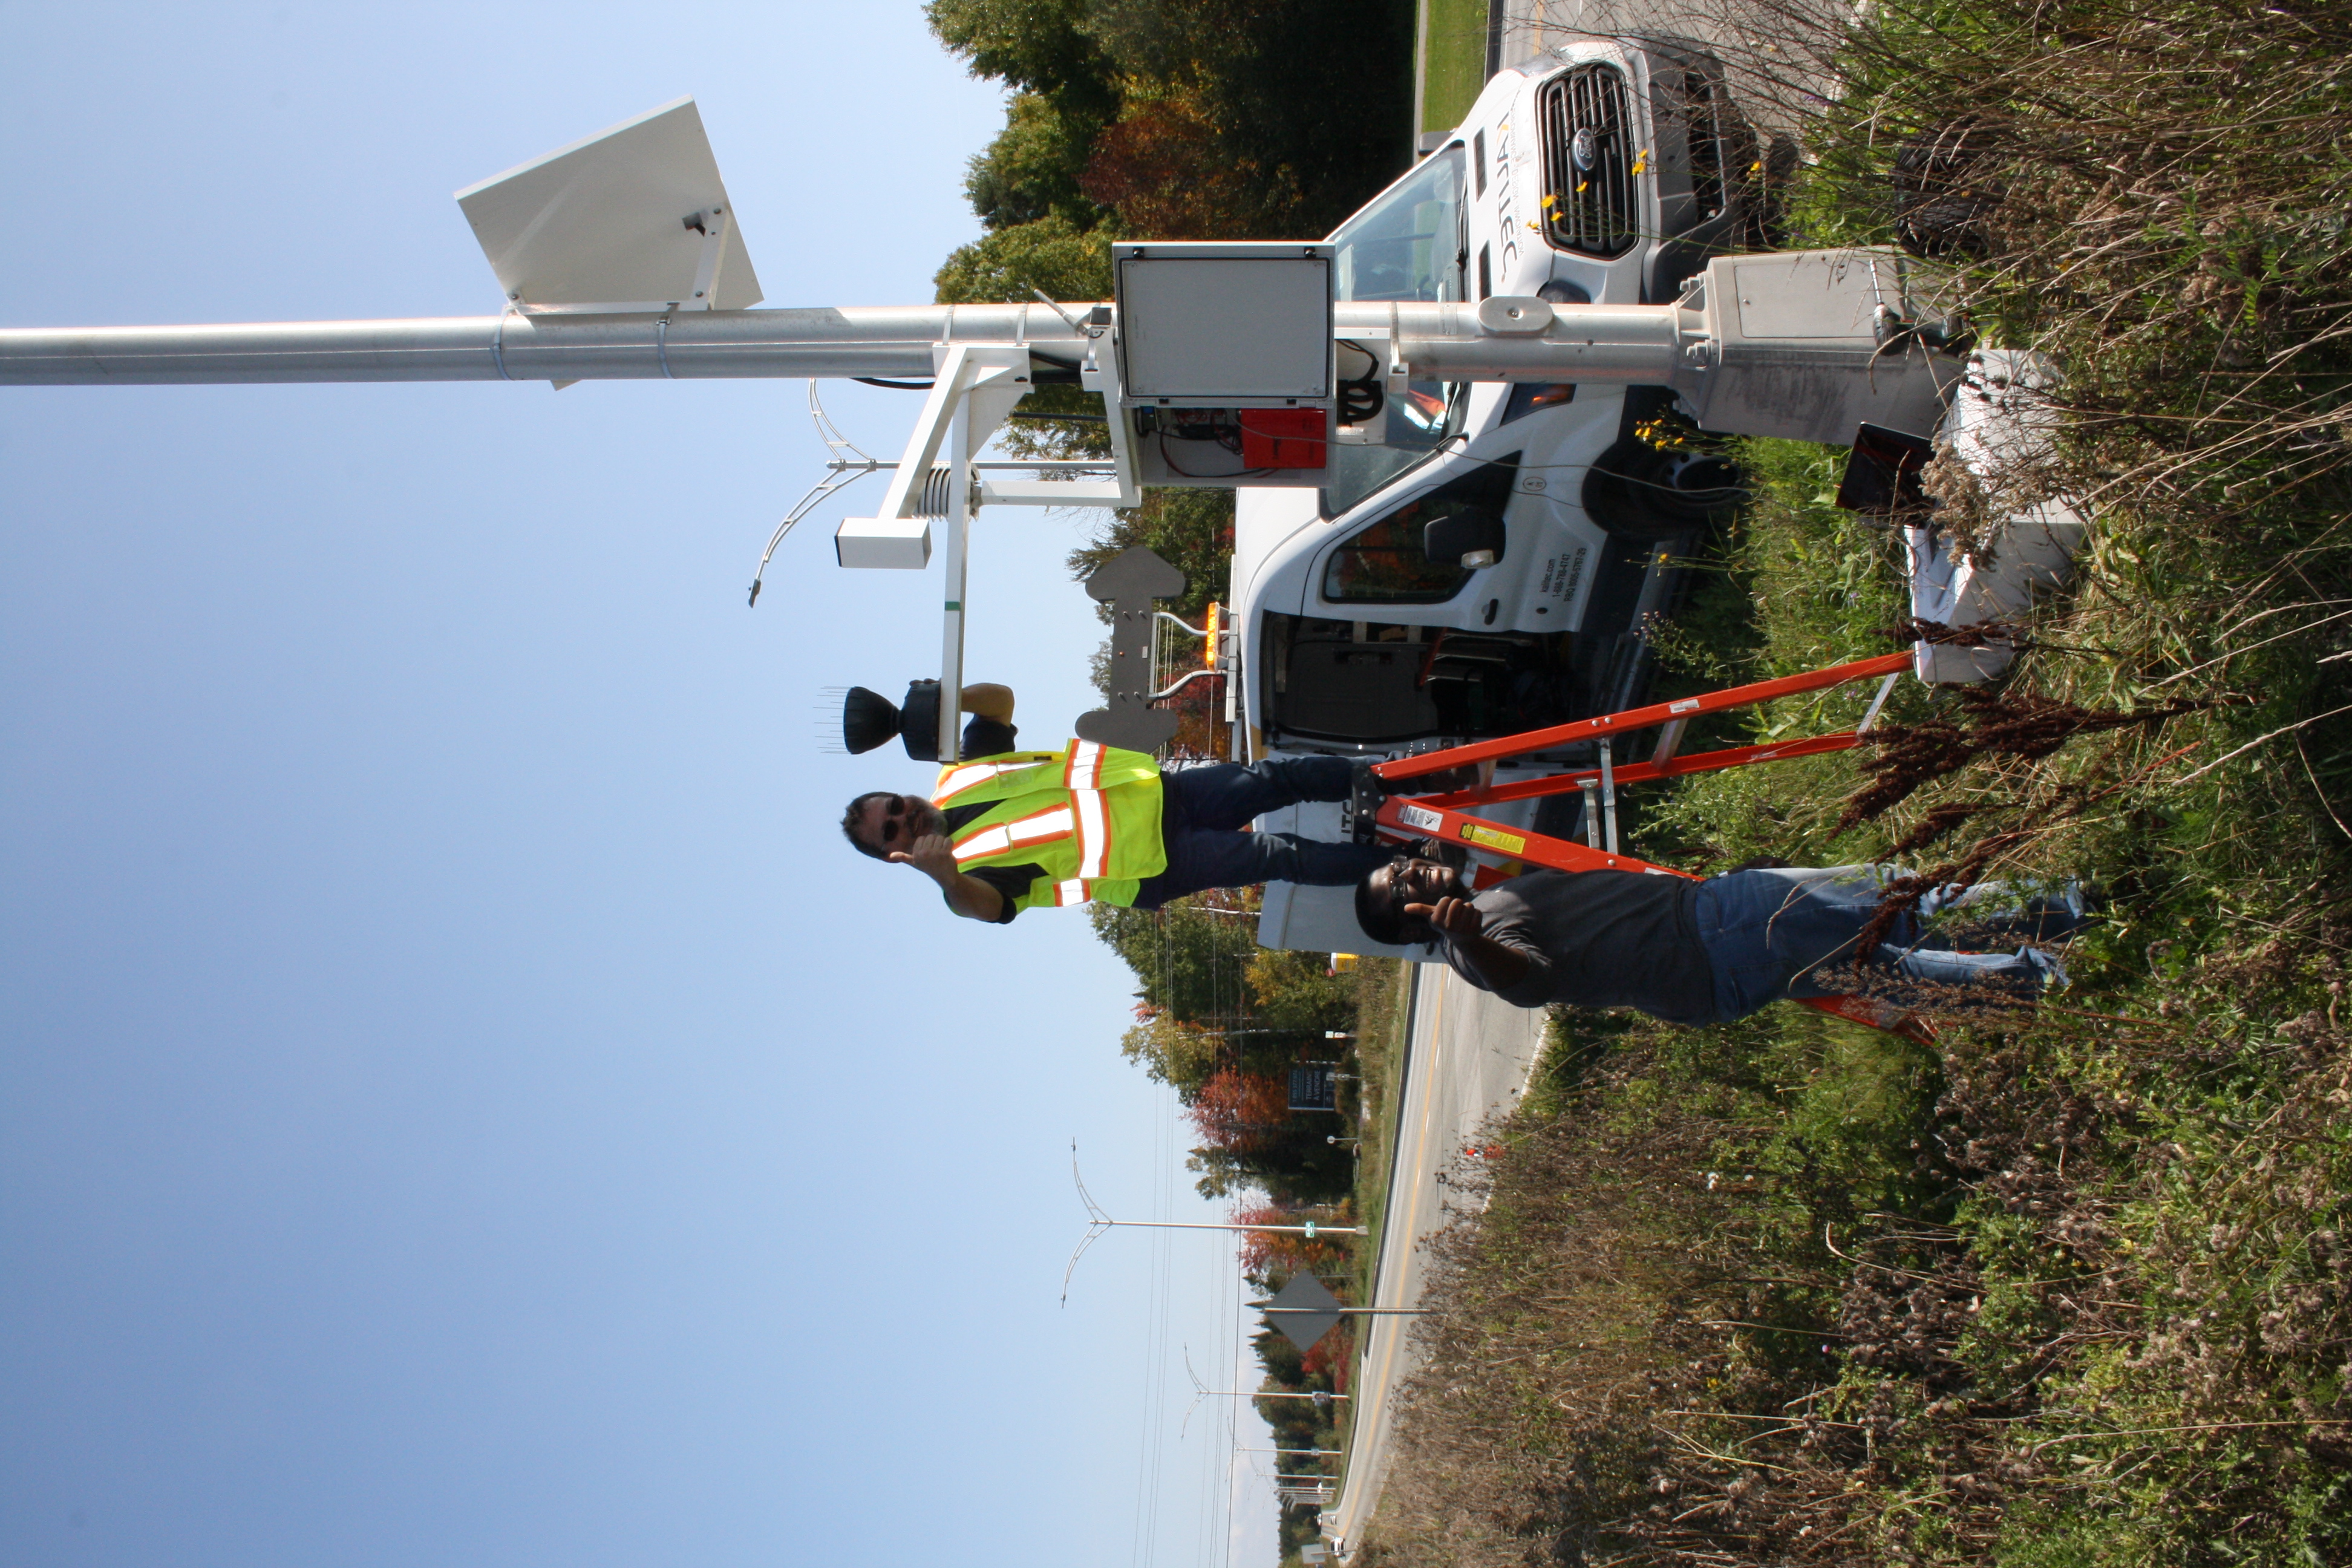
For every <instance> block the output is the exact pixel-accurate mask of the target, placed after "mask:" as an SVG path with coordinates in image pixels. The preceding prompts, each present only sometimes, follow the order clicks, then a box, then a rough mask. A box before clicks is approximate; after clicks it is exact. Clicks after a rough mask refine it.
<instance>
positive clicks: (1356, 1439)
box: [1323, 964, 1544, 1545]
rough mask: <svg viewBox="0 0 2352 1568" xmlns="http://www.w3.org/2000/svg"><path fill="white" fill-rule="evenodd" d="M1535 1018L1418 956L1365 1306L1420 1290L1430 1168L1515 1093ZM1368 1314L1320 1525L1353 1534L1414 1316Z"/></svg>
mask: <svg viewBox="0 0 2352 1568" xmlns="http://www.w3.org/2000/svg"><path fill="white" fill-rule="evenodd" d="M1543 1023H1544V1016H1543V1014H1542V1013H1541V1012H1540V1011H1534V1012H1530V1011H1528V1010H1526V1009H1524V1008H1519V1007H1513V1006H1511V1005H1508V1004H1507V1003H1503V1002H1498V1001H1496V999H1495V998H1494V997H1492V996H1490V995H1488V994H1486V993H1485V992H1483V991H1479V990H1476V989H1475V988H1473V987H1471V986H1468V985H1465V984H1463V983H1462V982H1461V981H1460V980H1458V979H1456V978H1455V977H1454V972H1453V971H1452V970H1450V969H1447V968H1446V967H1445V966H1444V964H1425V965H1423V967H1422V970H1421V974H1420V984H1419V985H1418V986H1417V987H1416V988H1415V991H1414V995H1413V1010H1412V1032H1411V1036H1410V1038H1409V1042H1408V1044H1407V1045H1406V1047H1405V1081H1404V1097H1403V1100H1402V1102H1401V1104H1400V1105H1399V1107H1398V1111H1397V1146H1396V1149H1395V1152H1394V1158H1393V1160H1392V1163H1391V1168H1390V1176H1389V1200H1388V1222H1387V1224H1386V1225H1385V1226H1383V1227H1382V1231H1381V1258H1380V1264H1379V1267H1378V1268H1377V1270H1376V1271H1375V1273H1374V1276H1373V1281H1372V1302H1371V1304H1372V1305H1374V1306H1377V1307H1410V1306H1412V1305H1414V1304H1415V1303H1416V1302H1417V1301H1418V1300H1420V1297H1421V1288H1422V1268H1423V1261H1424V1258H1423V1250H1422V1247H1421V1241H1422V1238H1423V1237H1426V1236H1428V1235H1430V1234H1431V1233H1432V1232H1433V1231H1436V1230H1438V1229H1440V1228H1442V1227H1443V1226H1444V1224H1445V1222H1446V1220H1447V1219H1448V1218H1450V1217H1451V1214H1450V1209H1449V1204H1448V1192H1447V1188H1446V1186H1445V1185H1444V1183H1442V1182H1440V1181H1439V1180H1438V1177H1439V1176H1440V1175H1441V1174H1442V1173H1444V1171H1445V1169H1446V1167H1447V1166H1449V1165H1451V1164H1452V1163H1454V1156H1455V1155H1456V1154H1457V1153H1459V1152H1461V1150H1462V1147H1463V1145H1464V1144H1465V1143H1466V1142H1468V1141H1469V1139H1470V1137H1471V1135H1472V1134H1473V1133H1475V1131H1477V1130H1478V1127H1479V1125H1480V1124H1481V1123H1482V1122H1484V1121H1486V1118H1487V1117H1488V1116H1489V1115H1491V1114H1492V1113H1493V1112H1495V1111H1496V1110H1502V1109H1506V1108H1507V1107H1508V1106H1510V1105H1511V1104H1512V1103H1513V1102H1514V1101H1516V1100H1517V1098H1518V1094H1519V1091H1520V1090H1521V1089H1522V1088H1524V1087H1525V1085H1526V1083H1527V1079H1528V1069H1529V1068H1532V1067H1534V1065H1535V1061H1536V1058H1537V1056H1538V1054H1539V1053H1540V1052H1541V1051H1542V1049H1543ZM1369 1321H1370V1323H1371V1331H1370V1333H1369V1334H1367V1335H1366V1336H1365V1338H1364V1341H1363V1353H1362V1357H1361V1359H1360V1361H1359V1362H1358V1363H1357V1376H1356V1381H1355V1384H1354V1385H1353V1388H1352V1390H1351V1392H1352V1394H1353V1397H1354V1400H1355V1402H1356V1411H1355V1417H1356V1420H1355V1426H1354V1429H1353V1435H1352V1436H1350V1437H1349V1443H1348V1458H1347V1468H1346V1471H1345V1475H1346V1478H1347V1479H1346V1482H1345V1484H1344V1485H1343V1487H1342V1488H1341V1489H1340V1493H1339V1501H1338V1502H1337V1503H1335V1504H1333V1505H1331V1506H1330V1507H1328V1508H1326V1509H1325V1510H1323V1521H1324V1524H1323V1531H1324V1533H1325V1534H1326V1535H1328V1536H1331V1537H1333V1538H1335V1539H1337V1540H1339V1542H1342V1543H1344V1544H1349V1545H1352V1543H1353V1542H1355V1541H1356V1539H1357V1538H1358V1537H1359V1536H1360V1535H1361V1534H1362V1532H1363V1528H1364V1525H1365V1523H1366V1522H1367V1521H1369V1520H1370V1518H1371V1514H1372V1508H1373V1505H1374V1504H1375V1503H1376V1502H1378V1500H1379V1499H1380V1489H1381V1479H1382V1478H1383V1477H1384V1476H1385V1474H1386V1473H1387V1468H1388V1457H1389V1440H1390V1436H1391V1418H1392V1415H1393V1400H1394V1396H1395V1393H1396V1387H1397V1384H1399V1383H1400V1382H1401V1381H1402V1379H1403V1378H1405V1377H1406V1376H1407V1375H1408V1374H1410V1373H1412V1369H1413V1365H1414V1358H1413V1352H1412V1345H1411V1343H1410V1342H1409V1339H1410V1334H1411V1325H1412V1321H1413V1320H1412V1319H1411V1318H1387V1317H1375V1318H1372V1319H1370V1320H1369Z"/></svg>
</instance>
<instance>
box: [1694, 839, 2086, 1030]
mask: <svg viewBox="0 0 2352 1568" xmlns="http://www.w3.org/2000/svg"><path fill="white" fill-rule="evenodd" d="M1899 875H1901V872H1900V871H1899V870H1898V869H1897V868H1895V867H1892V866H1834V867H1829V868H1811V869H1806V868H1789V869H1785V870H1772V871H1734V872H1732V873H1730V874H1729V875H1728V876H1723V877H1714V878H1710V879H1707V880H1706V881H1705V882H1702V883H1700V884H1699V889H1698V901H1697V904H1696V910H1695V912H1696V919H1697V923H1698V938H1699V942H1700V943H1701V944H1702V945H1703V946H1704V947H1705V948H1706V955H1707V959H1708V961H1709V962H1710V963H1712V964H1713V965H1714V968H1715V1009H1716V1018H1717V1022H1725V1021H1727V1020H1729V1019H1733V1018H1742V1017H1746V1016H1748V1014H1750V1013H1753V1012H1755V1011H1756V1010H1757V1009H1758V1008H1759V1007H1762V1006H1764V1005H1766V1004H1768V1003H1771V1002H1777V1001H1780V999H1781V998H1782V997H1788V996H1793V997H1799V998H1802V997H1807V996H1832V995H1838V994H1843V993H1846V992H1850V991H1852V990H1853V989H1854V986H1853V984H1852V982H1851V979H1850V977H1849V976H1850V972H1851V971H1853V969H1855V968H1856V967H1857V963H1860V967H1862V968H1863V970H1864V973H1867V974H1868V975H1870V976H1872V977H1873V979H1872V982H1871V984H1870V986H1869V990H1870V994H1872V995H1874V996H1881V997H1884V998H1885V999H1886V1000H1888V1001H1892V1002H1896V1003H1901V1004H1905V1005H1914V1006H1917V1005H1930V1004H1932V1003H1937V1002H1941V1003H1946V1004H1948V1003H1950V1002H1951V1001H1953V1000H1955V999H1956V995H1957V994H1958V993H1963V992H1972V993H1974V994H1977V995H1979V996H1984V997H1999V998H2001V999H2004V1000H2006V999H2012V998H2030V997H2032V996H2035V995H2038V994H2040V993H2041V991H2042V986H2043V984H2044V983H2045V982H2046V981H2047V980H2048V979H2049V978H2050V977H2051V976H2053V975H2056V976H2058V977H2060V978H2062V979H2063V976H2064V973H2065V972H2064V971H2063V969H2061V968H2060V967H2059V965H2058V963H2057V961H2056V960H2054V959H2053V958H2051V957H2049V956H2048V955H2046V954H2044V953H2041V952H2035V951H2034V950H2032V948H2029V947H2020V948H2018V949H2017V951H2015V952H1953V951H1952V950H1951V943H1952V941H1953V936H1952V935H1951V934H1948V933H1947V932H1945V931H1939V930H1937V928H1935V927H1933V926H1929V925H1927V924H1925V921H1927V920H1930V919H1932V918H1933V917H1935V916H1936V915H1937V914H1938V913H1941V912H1944V911H1948V910H1958V911H1962V913H1960V914H1959V915H1958V922H1957V923H1958V931H1957V934H1958V937H1959V938H1960V939H1962V940H1972V939H1977V938H1979V937H1980V936H1982V935H1984V934H1986V933H1992V934H1995V935H1997V936H2000V937H2006V938H2007V939H2009V940H2012V941H2015V940H2041V941H2055V940H2058V939H2061V938H2063V937H2065V936H2068V935H2070V934H2072V933H2073V932H2074V931H2075V930H2076V929H2077V928H2078V927H2079V926H2080V925H2081V924H2082V923H2083V906H2082V900H2081V898H2080V896H2079V894H2077V893H2076V892H2075V891H2074V889H2073V888H2072V886H2071V884H2070V885H2069V887H2068V888H2067V889H2063V890H2062V892H2061V893H2060V894H2059V895H2057V896H2055V897H2052V898H2044V899H2032V900H2021V899H2020V898H2019V896H2018V894H2017V892H2016V890H2015V889H2011V888H2009V887H2007V886H2005V885H2003V884H2001V883H1999V882H1986V883H1980V884H1979V885H1978V886H1976V887H1973V888H1969V889H1966V890H1964V891H1960V892H1957V893H1956V892H1954V891H1953V890H1952V889H1943V888H1938V889H1935V890H1934V891H1932V892H1930V893H1929V894H1928V895H1927V897H1926V898H1924V899H1922V900H1920V902H1919V909H1918V911H1917V912H1916V913H1912V912H1909V911H1906V913H1904V914H1903V915H1902V916H1901V917H1899V918H1898V919H1897V920H1896V921H1895V923H1894V925H1893V926H1892V927H1891V928H1889V930H1888V931H1887V932H1886V936H1885V940H1884V941H1882V942H1879V943H1878V945H1877V946H1876V947H1875V948H1874V949H1873V950H1872V952H1870V953H1869V954H1868V955H1867V961H1866V962H1862V961H1859V960H1857V957H1856V953H1855V950H1854V941H1855V939H1856V938H1857V937H1859V936H1860V935H1861V934H1862V928H1863V927H1864V925H1866V924H1868V923H1869V921H1870V918H1871V916H1872V915H1874V914H1875V913H1876V912H1877V910H1878V902H1879V897H1880V891H1881V889H1882V888H1883V886H1884V884H1885V882H1886V881H1888V880H1890V879H1893V878H1895V877H1896V876H1899ZM1840 971H1845V972H1849V975H1848V976H1841V975H1840V974H1839V973H1838V972H1840ZM1824 973H1826V974H1828V975H1829V976H1830V977H1831V981H1832V983H1831V984H1822V983H1821V981H1820V980H1819V979H1818V978H1817V976H1820V975H1822V974H1824ZM1840 978H1845V979H1846V980H1847V983H1846V984H1836V983H1835V982H1836V981H1837V980H1838V979H1840Z"/></svg>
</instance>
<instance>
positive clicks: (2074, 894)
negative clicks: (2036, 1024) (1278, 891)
mask: <svg viewBox="0 0 2352 1568" xmlns="http://www.w3.org/2000/svg"><path fill="white" fill-rule="evenodd" d="M1896 875H1899V873H1898V872H1897V871H1895V868H1892V867H1874V866H1837V867H1830V868H1818V869H1805V868H1794V867H1789V868H1778V869H1771V870H1748V871H1733V872H1730V873H1728V874H1727V875H1725V876H1721V877H1710V878H1708V879H1706V880H1705V881H1692V880H1690V879H1686V878H1682V877H1671V876H1662V875H1659V874H1657V873H1654V872H1643V871H1528V872H1525V873H1522V874H1521V875H1519V876H1517V877H1513V878H1511V879H1509V880H1508V881H1506V882H1503V883H1501V884H1499V885H1498V886H1496V887H1493V888H1489V889H1486V891H1485V892H1483V893H1479V894H1477V895H1475V897H1474V896H1473V895H1472V894H1471V892H1470V889H1469V888H1468V886H1467V885H1466V884H1465V882H1464V881H1463V879H1462V874H1461V873H1460V872H1458V871H1456V870H1454V869H1453V868H1450V867H1446V866H1442V865H1440V864H1438V863H1437V862H1436V861H1433V860H1421V859H1413V858H1398V859H1397V860H1394V861H1392V862H1391V863H1390V864H1389V865H1387V866H1384V867H1382V868H1380V869H1379V870H1377V871H1374V872H1373V873H1372V874H1371V875H1370V876H1369V877H1367V878H1365V879H1364V880H1363V882H1362V883H1361V884H1360V885H1359V886H1358V888H1357V889H1356V919H1357V922H1358V923H1359V924H1360V925H1361V926H1362V927H1363V928H1364V933H1365V934H1366V935H1367V936H1370V938H1372V940H1373V941H1375V942H1386V943H1389V944H1391V945H1406V944H1410V943H1413V942H1444V944H1445V962H1446V963H1448V964H1450V965H1451V966H1452V967H1453V969H1454V973H1457V974H1459V975H1461V976H1462V978H1463V979H1465V980H1467V981H1468V982H1469V983H1470V984H1473V985H1475V986H1477V987H1478V988H1479V989H1480V990H1482V991H1491V992H1493V993H1494V994H1496V995H1497V996H1500V997H1501V998H1502V999H1503V1000H1504V1001H1506V1002H1509V1003H1511V1004H1513V1005H1517V1006H1520V1007H1540V1006H1543V1005H1547V1004H1549V1003H1554V1002H1562V1003H1567V1004H1569V1005H1571V1006H1578V1007H1634V1008H1638V1009H1640V1010H1641V1011H1642V1012H1644V1013H1647V1014H1649V1015H1650V1016H1652V1017H1654V1018H1663V1019H1664V1020H1665V1021H1666V1022H1668V1023H1670V1024H1712V1023H1724V1022H1727V1021H1728V1020H1730V1019H1733V1018H1739V1017H1745V1016H1747V1015H1748V1014H1750V1013H1753V1012H1755V1011H1757V1010H1758V1009H1759V1008H1760V1007H1763V1006H1765V1005H1768V1004H1769V1003H1772V1002H1777V1001H1779V1000H1780V999H1781V998H1783V997H1800V998H1801V997H1808V996H1829V995H1837V994H1845V993H1849V992H1852V991H1853V990H1855V989H1856V985H1855V971H1856V969H1857V967H1861V968H1863V969H1864V970H1865V971H1867V972H1868V976H1869V978H1868V984H1867V986H1866V988H1867V989H1868V990H1869V991H1870V993H1871V994H1873V995H1877V996H1884V997H1885V998H1887V999H1888V1000H1891V1001H1898V1002H1904V1003H1906V1004H1909V1005H1927V1004H1929V1003H1940V1004H1942V1005H1950V1004H1952V1003H1954V1002H1965V1001H1967V1000H1969V999H1971V998H1974V999H1978V1000H1992V999H1998V1000H2009V1001H2017V1000H2030V999H2032V997H2034V996H2036V995H2038V994H2041V992H2042V990H2043V989H2044V987H2046V986H2048V985H2050V984H2053V983H2054V984H2064V982H2065V971H2064V970H2063V968H2061V967H2060V965H2059V963H2058V961H2057V960H2056V959H2054V958H2053V957H2051V956H2050V955H2049V954H2048V953H2046V952H2042V951H2040V950H2039V949H2037V948H2033V947H2031V946H2019V947H2018V948H2017V949H2016V950H2015V951H2014V952H1955V951H1953V950H1952V945H1951V944H1952V943H1953V942H1955V941H1957V940H1980V939H1981V938H1982V937H1983V936H1985V935H1988V934H1997V935H1999V936H2000V937H2001V938H2004V939H2006V940H2009V941H2023V942H2032V941H2052V940H2058V939H2062V938H2063V937H2065V936H2067V935H2069V934H2071V933H2072V932H2073V931H2074V930H2075V929H2076V928H2077V927H2078V926H2080V925H2081V924H2082V922H2083V920H2084V908H2083V900H2082V895H2081V893H2080V891H2079V890H2078V889H2075V887H2074V885H2073V884H2072V883H2069V884H2067V885H2066V886H2065V887H2064V888H2063V889H2060V890H2059V891H2058V893H2057V894H2056V895H2055V896H2053V897H2049V898H2040V899H2021V898H2020V897H2019V895H2018V893H2017V891H2016V890H2015V889H2011V888H2008V887H2006V886H2005V885H2003V884H2000V883H1982V884H1979V886H1977V887H1973V888H1969V889H1965V890H1963V889H1936V890H1935V891H1933V892H1930V893H1929V894H1928V895H1927V897H1926V898H1924V899H1922V900H1920V903H1919V908H1918V910H1916V912H1911V911H1906V913H1905V914H1903V915H1902V916H1900V917H1898V918H1897V919H1896V920H1895V921H1894V923H1893V924H1892V926H1891V927H1890V928H1889V929H1888V931H1886V933H1885V936H1884V938H1883V939H1882V940H1881V941H1880V942H1878V943H1877V944H1876V946H1875V948H1874V951H1873V952H1871V953H1870V954H1869V955H1868V956H1867V960H1866V962H1865V961H1862V960H1858V958H1857V950H1856V939H1857V938H1858V937H1859V936H1860V935H1861V934H1862V931H1863V928H1864V926H1866V925H1867V924H1868V923H1869V922H1870V921H1871V918H1872V916H1874V914H1875V913H1876V912H1877V910H1878V906H1879V903H1880V900H1881V898H1882V897H1883V891H1884V888H1885V883H1886V881H1887V880H1889V879H1892V878H1893V877H1895V876H1896ZM1944 910H1963V911H1965V913H1964V914H1963V916H1962V920H1963V921H1964V922H1965V923H1963V924H1948V925H1945V926H1941V927H1938V926H1936V925H1933V924H1931V923H1929V922H1930V921H1933V920H1934V918H1935V916H1936V915H1937V913H1939V912H1941V911H1944ZM1995 910H1999V911H2000V912H1998V913H1995V912H1992V911H1995Z"/></svg>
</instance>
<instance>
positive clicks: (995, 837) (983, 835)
mask: <svg viewBox="0 0 2352 1568" xmlns="http://www.w3.org/2000/svg"><path fill="white" fill-rule="evenodd" d="M1096 798H1097V803H1099V800H1100V796H1097V797H1096ZM1075 820H1076V818H1075V816H1074V815H1073V814H1072V812H1071V810H1070V808H1069V807H1068V806H1066V805H1056V806H1052V807H1049V808H1048V809H1046V810H1045V811H1040V812H1034V813H1033V814H1031V815H1030V816H1024V817H1022V818H1020V819H1019V820H1018V821H1014V822H1000V823H998V824H997V825H996V826H993V827H981V828H975V829H974V830H972V831H971V832H970V833H968V834H966V835H964V837H961V838H960V839H958V840H957V841H956V847H955V858H957V859H958V860H977V859H981V858H985V857H987V856H990V855H1002V854H1003V853H1004V852H1005V851H1006V850H1008V849H1013V848H1017V847H1020V846H1022V845H1024V844H1050V843H1052V842H1053V841H1054V840H1055V839H1056V838H1067V837H1069V836H1070V833H1071V830H1072V827H1073V826H1074V823H1075ZM1106 837H1108V836H1106Z"/></svg>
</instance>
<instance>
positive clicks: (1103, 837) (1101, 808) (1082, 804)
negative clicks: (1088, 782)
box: [1070, 789, 1110, 878]
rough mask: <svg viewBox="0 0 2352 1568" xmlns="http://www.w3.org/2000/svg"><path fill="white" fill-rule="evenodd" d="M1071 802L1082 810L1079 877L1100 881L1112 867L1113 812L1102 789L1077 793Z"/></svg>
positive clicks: (1071, 793) (1079, 823)
mask: <svg viewBox="0 0 2352 1568" xmlns="http://www.w3.org/2000/svg"><path fill="white" fill-rule="evenodd" d="M1070 800H1071V803H1072V804H1073V805H1076V807H1077V808H1078V875H1079V876H1081V877H1087V878H1094V877H1099V876H1101V875H1102V874H1103V869H1104V868H1106V867H1108V865H1109V864H1110V808H1109V807H1108V806H1107V805H1104V804H1103V793H1102V791H1100V790H1098V789H1074V790H1072V791H1071V792H1070Z"/></svg>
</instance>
